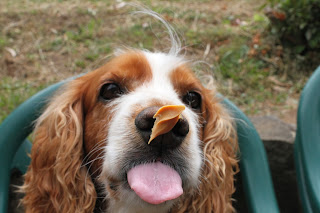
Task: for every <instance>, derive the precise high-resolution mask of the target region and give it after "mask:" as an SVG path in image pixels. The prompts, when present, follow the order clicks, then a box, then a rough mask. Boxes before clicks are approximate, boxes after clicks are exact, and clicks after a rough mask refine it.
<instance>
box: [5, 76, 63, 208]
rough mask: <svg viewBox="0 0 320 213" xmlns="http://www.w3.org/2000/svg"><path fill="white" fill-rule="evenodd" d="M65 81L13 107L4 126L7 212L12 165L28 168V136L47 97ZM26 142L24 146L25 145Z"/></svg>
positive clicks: (24, 169)
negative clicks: (14, 108) (15, 107)
mask: <svg viewBox="0 0 320 213" xmlns="http://www.w3.org/2000/svg"><path fill="white" fill-rule="evenodd" d="M61 84H63V82H60V83H58V84H55V85H52V86H50V87H48V88H47V89H45V90H43V91H41V92H39V93H37V94H36V95H34V96H33V97H31V98H30V99H28V100H27V101H26V102H24V103H23V104H21V105H20V106H19V107H18V108H17V109H16V110H15V111H13V112H12V113H11V114H10V115H9V116H8V117H7V118H6V119H5V120H4V121H3V123H2V124H1V126H0V150H1V155H0V212H1V213H5V212H7V208H8V191H9V184H10V173H11V169H12V168H17V169H19V170H20V171H21V172H25V171H26V169H27V165H28V164H29V162H30V159H28V156H27V155H26V153H24V151H29V150H30V148H31V144H30V142H28V141H26V140H25V139H26V138H27V137H28V135H29V134H30V133H31V132H32V130H33V122H34V121H35V120H36V119H37V117H38V116H39V113H40V112H41V110H42V108H43V107H44V105H45V104H46V100H47V99H48V98H49V97H51V96H52V94H53V92H54V91H55V90H56V89H57V88H58V87H59V86H60V85H61ZM21 144H22V146H21ZM16 153H18V154H17V155H16Z"/></svg>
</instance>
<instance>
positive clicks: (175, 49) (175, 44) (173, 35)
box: [128, 3, 181, 56]
mask: <svg viewBox="0 0 320 213" xmlns="http://www.w3.org/2000/svg"><path fill="white" fill-rule="evenodd" d="M128 5H131V6H133V7H135V8H137V9H138V10H137V11H134V12H133V14H145V15H149V16H151V17H153V18H155V19H157V20H158V21H160V22H161V23H162V24H163V25H164V27H165V28H166V29H167V33H168V34H169V37H170V41H171V48H170V50H169V52H168V54H169V55H173V56H178V55H179V53H180V51H181V41H180V38H179V36H178V34H177V32H176V30H175V29H174V28H173V27H172V26H171V25H170V24H169V23H168V22H167V21H165V19H164V17H162V16H161V15H160V14H158V13H156V12H154V11H152V10H151V9H149V8H146V7H144V6H141V5H138V4H133V3H129V4H128Z"/></svg>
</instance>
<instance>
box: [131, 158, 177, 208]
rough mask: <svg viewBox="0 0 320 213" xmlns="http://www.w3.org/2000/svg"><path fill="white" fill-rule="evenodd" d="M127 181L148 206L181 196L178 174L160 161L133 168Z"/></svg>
mask: <svg viewBox="0 0 320 213" xmlns="http://www.w3.org/2000/svg"><path fill="white" fill-rule="evenodd" d="M127 179H128V183H129V185H130V187H131V189H132V190H133V191H134V192H135V193H136V194H137V195H138V196H139V197H140V198H141V199H142V200H144V201H146V202H148V203H150V204H160V203H163V202H165V201H169V200H173V199H176V198H178V197H179V196H180V195H182V194H183V189H182V180H181V177H180V175H179V174H178V172H177V171H175V170H174V169H173V168H171V167H170V166H168V165H165V164H163V163H162V162H160V161H156V162H153V163H147V164H140V165H138V166H135V167H133V168H132V169H130V170H129V171H128V173H127Z"/></svg>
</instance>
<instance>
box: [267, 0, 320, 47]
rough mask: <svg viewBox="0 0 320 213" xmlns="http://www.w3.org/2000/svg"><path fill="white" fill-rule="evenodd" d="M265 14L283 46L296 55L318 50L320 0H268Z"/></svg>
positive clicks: (319, 39)
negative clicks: (289, 48)
mask: <svg viewBox="0 0 320 213" xmlns="http://www.w3.org/2000/svg"><path fill="white" fill-rule="evenodd" d="M269 4H270V6H271V8H269V9H268V10H267V12H266V15H267V16H268V17H269V19H270V22H271V29H272V32H274V33H276V34H277V35H278V36H279V38H280V39H281V41H282V42H283V44H284V45H289V46H291V47H293V48H294V50H295V52H296V53H303V52H305V51H307V50H319V49H320V0H269Z"/></svg>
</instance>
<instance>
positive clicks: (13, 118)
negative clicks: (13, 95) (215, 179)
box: [0, 82, 279, 213]
mask: <svg viewBox="0 0 320 213" xmlns="http://www.w3.org/2000/svg"><path fill="white" fill-rule="evenodd" d="M63 83H64V82H60V83H57V84H55V85H52V86H50V87H48V88H46V89H44V90H42V91H41V92H39V93H38V94H36V95H34V96H33V97H31V98H30V99H28V100H27V101H26V102H24V103H23V104H22V105H20V106H19V107H18V108H17V109H16V110H15V111H14V112H12V113H11V114H10V115H9V116H8V117H7V119H6V120H5V121H4V122H3V123H2V124H1V126H0V135H1V137H0V150H1V152H2V154H1V155H0V212H2V213H5V212H7V208H8V191H9V183H10V172H11V169H12V168H13V167H16V168H18V169H20V170H21V171H22V172H25V171H26V168H27V165H28V164H29V162H30V159H28V157H26V156H27V155H26V152H27V151H30V147H31V144H30V143H29V142H28V141H26V140H25V139H26V138H27V137H28V135H29V134H30V133H31V132H32V127H33V122H34V120H36V119H37V117H38V116H39V112H41V111H42V109H43V107H44V105H45V104H46V102H47V100H48V98H50V97H51V96H52V95H53V93H54V92H55V91H56V90H57V89H58V88H59V87H60V86H61V85H62V84H63ZM223 103H224V104H225V105H226V106H227V107H228V108H229V109H230V111H231V112H232V113H233V115H234V117H235V118H236V120H237V134H238V138H239V146H240V153H239V155H240V169H241V175H242V181H243V186H244V191H245V196H246V200H247V206H248V207H249V211H250V212H257V213H258V212H259V213H270V212H272V213H277V212H279V209H278V205H277V201H276V198H275V194H274V190H273V185H272V180H271V176H270V171H269V166H268V161H267V157H266V153H265V150H264V147H263V144H262V141H261V139H260V138H259V135H258V133H257V132H256V130H255V128H254V126H253V125H252V123H251V122H250V121H249V119H248V118H247V117H246V116H245V115H244V114H243V113H242V112H241V111H240V110H239V109H238V108H237V107H236V106H235V105H234V104H233V103H231V102H230V101H229V100H227V99H224V100H223Z"/></svg>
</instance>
